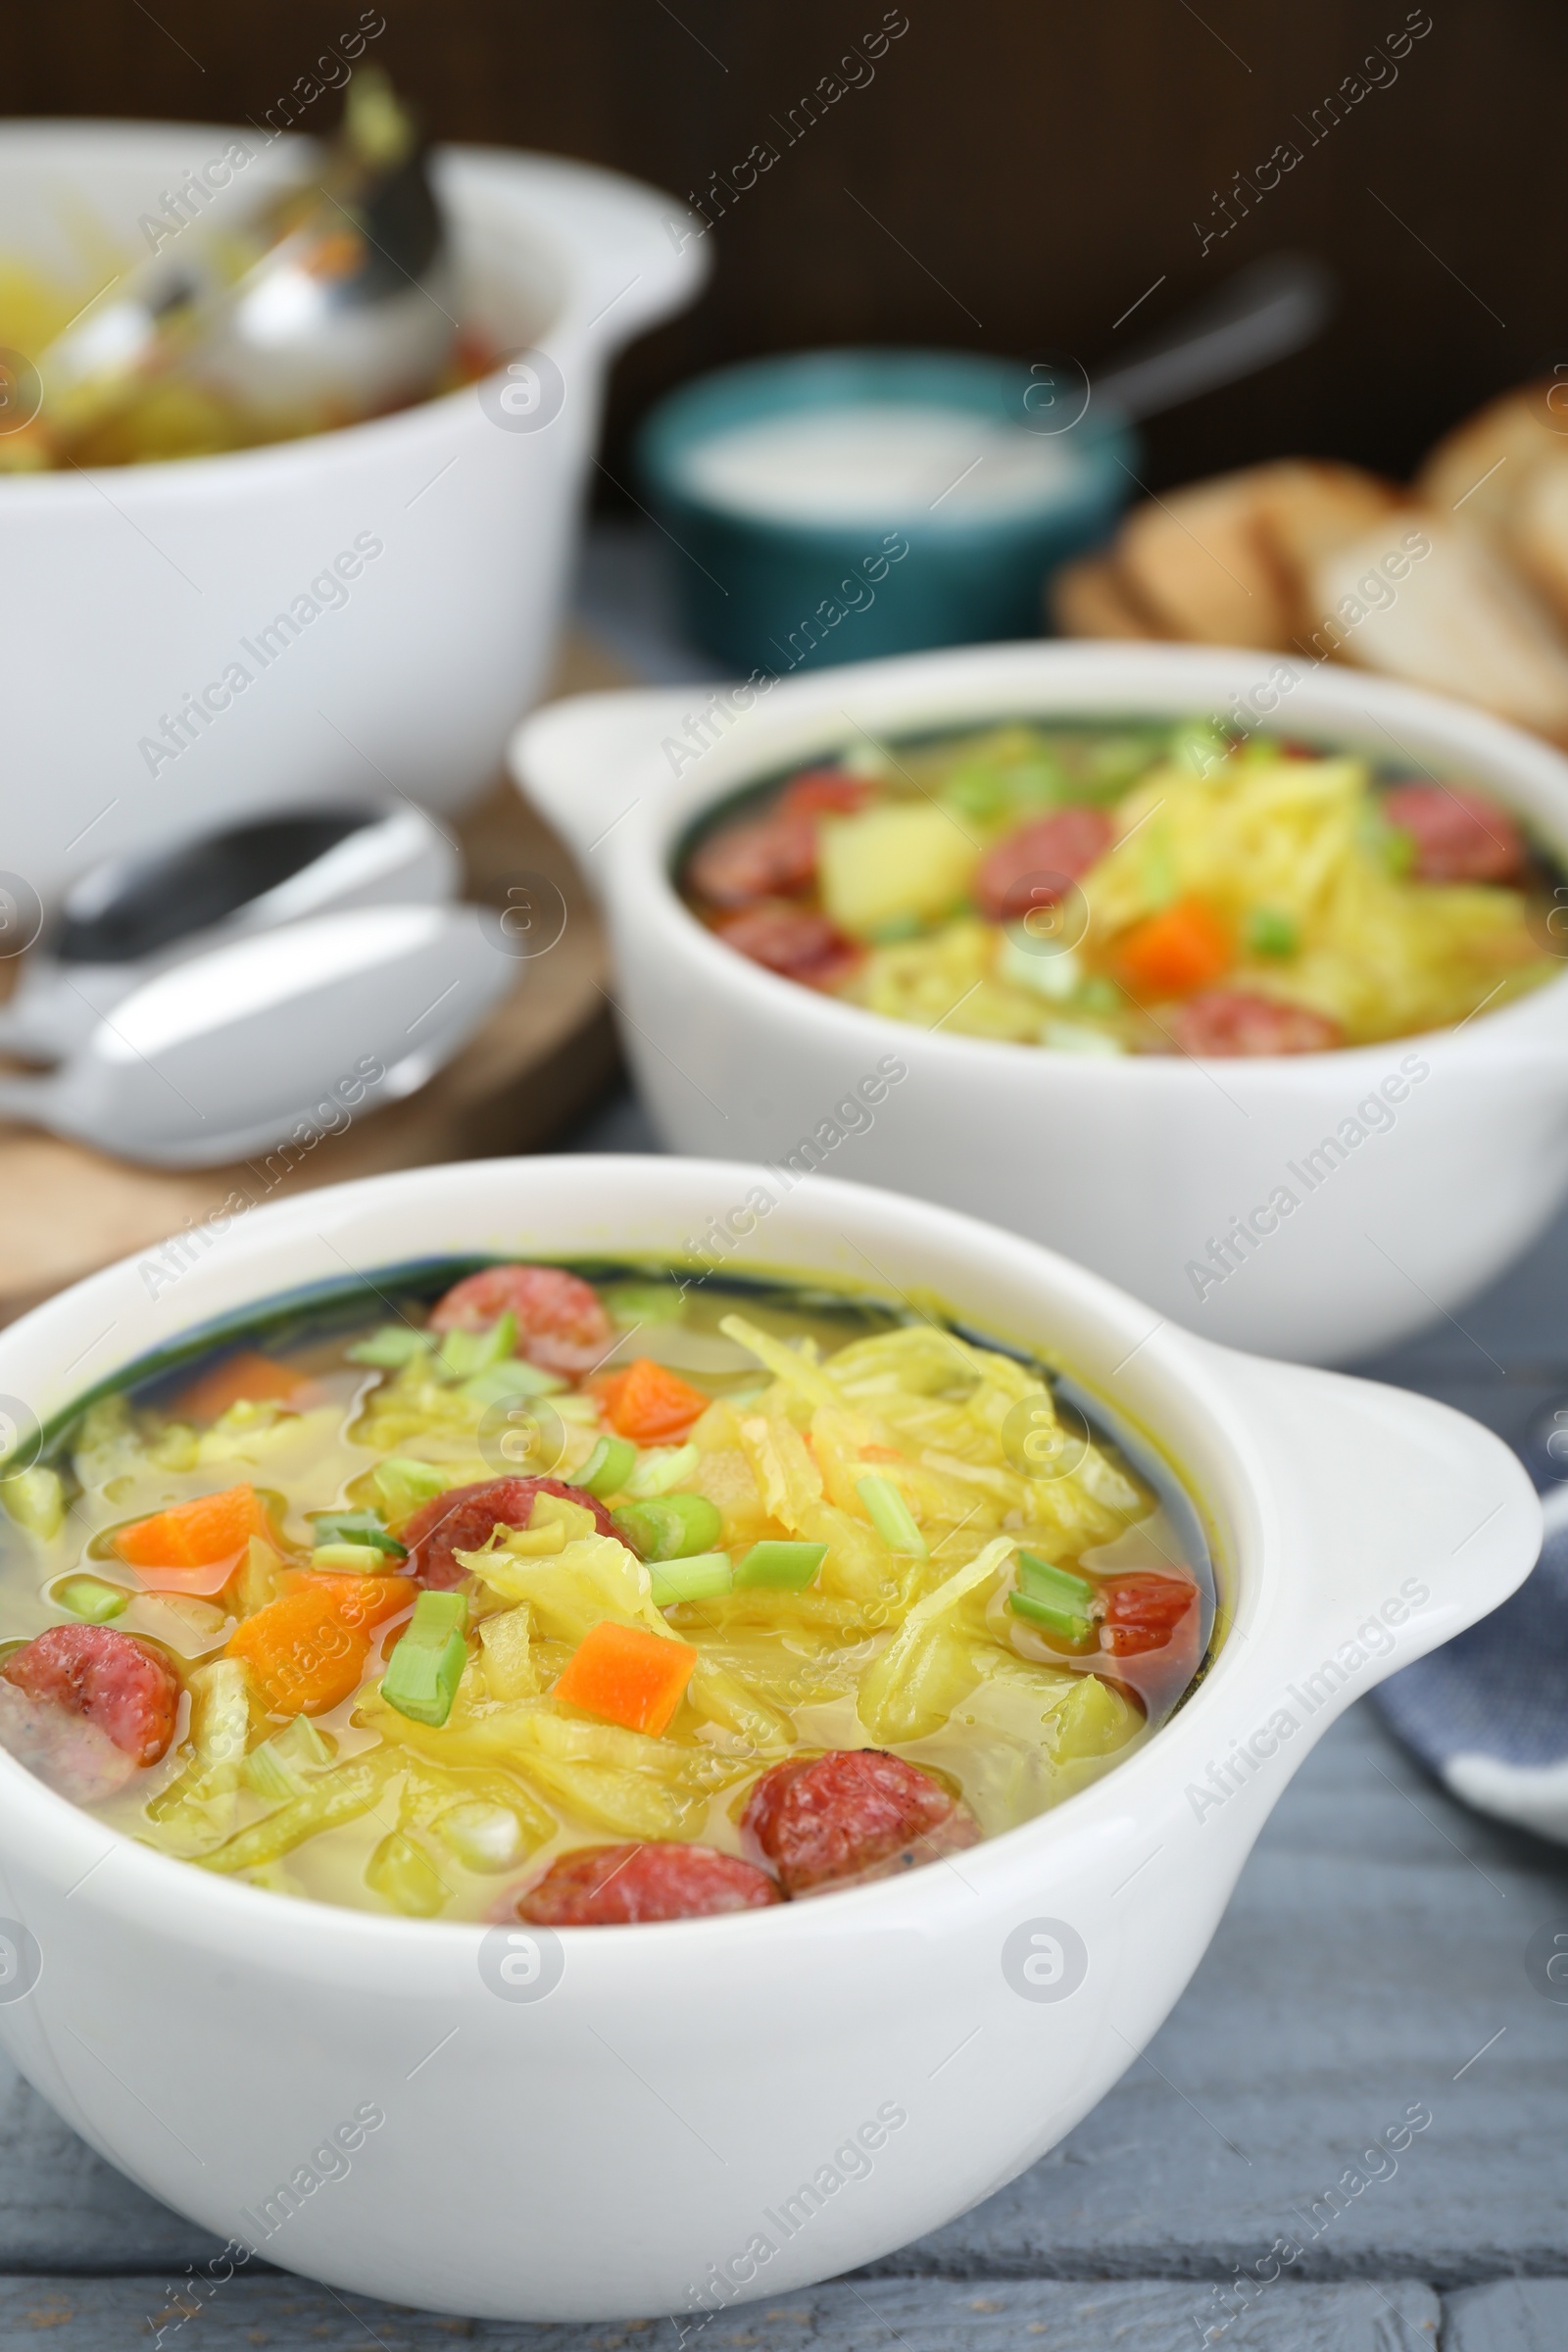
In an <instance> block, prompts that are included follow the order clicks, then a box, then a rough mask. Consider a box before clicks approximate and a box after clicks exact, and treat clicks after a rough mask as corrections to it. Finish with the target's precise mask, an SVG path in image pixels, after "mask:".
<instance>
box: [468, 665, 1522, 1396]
mask: <svg viewBox="0 0 1568 2352" xmlns="http://www.w3.org/2000/svg"><path fill="white" fill-rule="evenodd" d="M743 704H744V705H745V706H747V707H745V708H743V707H742V706H743ZM1238 709H1240V711H1242V714H1243V716H1244V719H1245V721H1246V723H1247V724H1249V725H1250V726H1263V727H1265V728H1272V729H1276V730H1279V731H1282V732H1284V733H1285V734H1288V735H1290V736H1292V737H1297V738H1301V739H1304V740H1306V741H1308V742H1311V743H1314V744H1319V743H1320V744H1322V745H1323V746H1325V747H1328V748H1337V747H1347V746H1348V747H1350V748H1354V749H1358V750H1364V751H1365V752H1367V753H1368V755H1369V756H1370V757H1371V758H1373V759H1374V760H1380V761H1389V762H1393V763H1395V764H1397V765H1400V766H1403V767H1404V768H1406V769H1407V770H1414V771H1417V772H1419V771H1420V770H1421V769H1423V768H1424V769H1426V770H1428V771H1430V772H1431V773H1432V774H1433V775H1435V776H1438V777H1450V776H1452V777H1462V778H1463V777H1467V778H1469V779H1471V780H1472V781H1474V782H1476V783H1479V784H1482V785H1484V786H1486V787H1487V789H1488V790H1490V791H1492V792H1495V794H1496V795H1497V797H1498V798H1499V799H1501V800H1503V801H1505V802H1507V803H1509V804H1510V805H1511V806H1513V807H1514V808H1516V809H1519V810H1521V811H1522V812H1523V813H1524V814H1525V815H1526V816H1528V818H1529V819H1530V821H1531V823H1532V825H1533V826H1534V827H1536V829H1537V830H1538V831H1539V833H1540V834H1541V835H1543V836H1544V838H1545V839H1546V840H1547V841H1548V842H1549V843H1550V844H1551V845H1552V846H1553V848H1554V849H1555V850H1556V851H1557V852H1558V854H1559V855H1563V856H1565V858H1568V761H1565V760H1563V759H1562V758H1561V757H1560V755H1559V754H1558V753H1556V752H1554V751H1552V750H1550V749H1548V747H1547V746H1546V745H1545V744H1544V743H1540V742H1538V741H1536V740H1534V739H1533V738H1531V737H1528V736H1525V735H1523V734H1520V733H1518V732H1516V731H1515V730H1514V729H1512V728H1510V727H1506V726H1503V725H1501V724H1499V722H1498V721H1496V720H1495V719H1492V718H1489V717H1486V716H1485V715H1484V714H1483V713H1481V712H1480V711H1474V710H1470V709H1467V708H1465V707H1464V706H1462V705H1460V704H1457V703H1450V702H1447V701H1445V700H1442V699H1440V698H1439V697H1437V696H1435V695H1428V694H1420V693H1416V692H1414V691H1411V690H1410V689H1407V688H1404V687H1399V686H1393V685H1389V684H1387V683H1385V682H1384V681H1382V680H1378V679H1374V678H1369V677H1364V676H1362V675H1360V674H1359V673H1358V672H1356V671H1353V670H1349V669H1329V668H1323V667H1320V668H1316V669H1313V668H1311V667H1310V666H1303V665H1301V664H1299V663H1292V662H1285V661H1283V660H1279V659H1277V658H1276V657H1274V656H1271V655H1267V654H1257V653H1245V652H1242V653H1230V652H1219V653H1216V652H1212V651H1209V650H1208V649H1206V648H1205V649H1201V650H1200V649H1198V648H1186V647H1176V646H1110V645H1070V644H1062V645H1037V646H990V647H981V648H977V649H975V650H973V651H961V652H956V653H951V654H939V655H929V654H926V655H915V656H910V657H907V658H905V659H903V660H900V661H891V662H875V663H867V664H866V665H864V666H863V667H858V668H845V669H837V670H834V671H833V672H832V673H831V674H830V675H823V676H820V677H816V676H812V677H804V678H801V679H799V680H794V681H786V682H784V683H775V684H771V685H764V687H762V688H761V689H759V688H758V687H757V686H755V685H752V686H748V687H743V688H739V689H737V688H735V687H729V688H721V689H719V690H718V691H717V693H716V694H715V695H713V696H705V694H704V693H703V692H701V691H699V690H695V689H692V688H687V689H684V690H682V691H681V692H679V693H668V692H661V693H638V694H626V695H593V696H583V697H581V698H579V699H577V700H575V701H572V702H567V703H563V704H556V705H552V706H551V707H550V708H549V709H548V710H546V711H540V712H538V713H536V714H535V715H534V716H533V717H532V718H531V719H529V720H527V721H525V722H524V724H523V725H522V727H521V728H519V730H518V732H517V734H516V736H515V738H514V742H513V750H512V762H513V767H514V772H515V774H516V775H517V777H518V778H519V780H520V781H521V782H522V784H523V786H524V788H525V790H526V791H527V792H528V794H529V795H530V797H531V798H532V799H533V800H534V801H535V802H536V803H537V804H538V806H539V807H540V808H541V809H543V810H544V812H545V814H546V815H547V816H548V817H549V818H550V819H551V820H552V822H553V823H555V824H556V825H558V826H559V827H560V829H561V830H562V831H563V832H564V833H565V834H566V836H567V838H568V839H569V840H570V841H571V843H572V844H573V846H574V847H575V848H576V850H577V852H578V854H579V857H580V858H581V860H582V863H583V868H584V871H585V872H586V873H587V874H588V875H589V877H590V879H591V880H593V881H594V883H595V885H596V887H597V888H598V889H599V890H600V891H601V893H602V895H603V897H604V899H605V901H606V903H607V905H608V907H609V910H610V917H611V925H612V931H613V942H614V953H615V958H616V965H617V971H618V994H619V1000H620V1005H621V1015H622V1034H623V1037H624V1041H625V1047H626V1052H627V1054H628V1055H629V1057H630V1060H631V1063H632V1066H633V1068H634V1070H635V1073H636V1076H637V1082H638V1085H639V1087H640V1089H641V1091H642V1093H643V1096H644V1099H645V1100H646V1102H647V1103H648V1104H649V1106H650V1108H651V1110H652V1113H653V1116H654V1119H655V1122H656V1124H657V1126H658V1127H659V1130H660V1132H661V1135H662V1138H663V1140H664V1141H665V1142H666V1143H667V1144H668V1145H669V1146H670V1147H671V1149H673V1150H676V1151H682V1152H712V1153H714V1154H719V1155H725V1156H728V1155H731V1154H734V1153H742V1154H744V1155H746V1156H749V1157H757V1158H761V1159H767V1160H773V1161H776V1162H780V1163H785V1162H790V1161H793V1162H794V1164H796V1165H797V1166H809V1165H812V1164H815V1165H817V1166H820V1167H825V1168H827V1169H830V1170H831V1172H832V1173H833V1174H834V1175H835V1176H849V1177H854V1178H856V1179H858V1180H860V1181H863V1182H866V1183H871V1184H886V1185H892V1186H896V1187H897V1188H898V1189H899V1190H900V1191H902V1192H912V1193H918V1194H920V1195H922V1196H923V1197H924V1198H925V1199H927V1200H933V1201H946V1202H947V1203H949V1204H950V1205H951V1206H953V1207H956V1208H964V1209H969V1210H972V1211H973V1212H974V1214H975V1215H977V1216H983V1217H989V1218H992V1219H994V1220H995V1221H996V1222H997V1223H998V1224H1001V1225H1006V1226H1008V1227H1010V1228H1011V1229H1012V1230H1013V1231H1014V1232H1016V1233H1022V1234H1027V1235H1029V1236H1030V1237H1031V1238H1032V1239H1034V1240H1036V1241H1042V1242H1047V1243H1049V1244H1050V1245H1051V1246H1052V1247H1053V1248H1054V1249H1058V1250H1065V1251H1066V1252H1067V1254H1068V1255H1069V1256H1071V1257H1076V1258H1080V1259H1082V1261H1083V1262H1084V1263H1085V1264H1086V1265H1089V1266H1092V1267H1094V1268H1095V1270H1096V1271H1097V1272H1099V1273H1102V1274H1105V1275H1108V1276H1109V1277H1110V1279H1111V1280H1112V1281H1115V1282H1119V1283H1122V1284H1123V1285H1125V1287H1126V1288H1127V1289H1128V1290H1130V1291H1133V1292H1136V1293H1137V1295H1138V1296H1139V1297H1140V1298H1144V1299H1150V1300H1151V1301H1152V1303H1153V1305H1155V1306H1156V1307H1157V1308H1158V1309H1159V1311H1160V1313H1161V1314H1164V1315H1168V1316H1171V1317H1173V1318H1174V1319H1175V1320H1176V1321H1178V1322H1182V1323H1185V1324H1187V1325H1188V1326H1189V1327H1190V1328H1191V1329H1193V1330H1195V1331H1198V1332H1201V1333H1202V1334H1203V1335H1204V1336H1205V1337H1208V1338H1213V1339H1218V1340H1223V1341H1224V1342H1226V1343H1227V1344H1228V1345H1231V1346H1236V1347H1244V1348H1259V1349H1262V1350H1264V1351H1266V1352H1267V1353H1270V1354H1275V1355H1287V1356H1292V1357H1295V1358H1297V1359H1299V1360H1302V1361H1306V1362H1317V1363H1321V1362H1347V1361H1350V1360H1353V1359H1354V1358H1355V1357H1356V1356H1358V1355H1361V1354H1363V1353H1365V1352H1367V1351H1369V1350H1371V1349H1373V1348H1380V1347H1384V1346H1387V1345H1389V1344H1390V1343H1392V1342H1394V1341H1396V1340H1397V1339H1399V1338H1400V1337H1401V1336H1403V1335H1404V1334H1405V1333H1407V1332H1409V1331H1412V1330H1414V1329H1416V1328H1417V1327H1419V1326H1420V1325H1421V1324H1423V1323H1425V1322H1427V1321H1429V1320H1430V1319H1431V1318H1433V1317H1434V1316H1436V1315H1437V1314H1439V1313H1446V1312H1447V1311H1449V1310H1450V1309H1452V1308H1453V1307H1454V1306H1456V1305H1458V1304H1459V1303H1460V1302H1461V1301H1462V1300H1463V1299H1465V1298H1466V1297H1467V1296H1469V1294H1470V1293H1472V1292H1473V1291H1475V1290H1476V1289H1478V1288H1479V1287H1480V1286H1481V1285H1482V1284H1484V1283H1485V1282H1487V1281H1488V1280H1489V1279H1490V1278H1491V1277H1492V1276H1493V1275H1495V1273H1497V1272H1498V1271H1499V1270H1500V1269H1501V1268H1502V1267H1503V1266H1505V1265H1506V1264H1507V1263H1508V1261H1509V1260H1510V1258H1512V1257H1513V1256H1514V1255H1515V1254H1516V1253H1517V1252H1518V1251H1519V1250H1522V1249H1524V1248H1525V1247H1526V1246H1527V1245H1528V1244H1529V1242H1530V1241H1531V1240H1533V1238H1534V1237H1535V1235H1536V1234H1537V1233H1538V1232H1539V1231H1540V1230H1541V1228H1542V1227H1543V1226H1544V1224H1545V1223H1546V1221H1547V1219H1548V1218H1549V1217H1550V1216H1551V1214H1552V1211H1553V1210H1554V1208H1555V1207H1556V1205H1557V1203H1558V1202H1559V1201H1560V1200H1561V1198H1562V1196H1563V1193H1564V1190H1565V1188H1568V983H1565V982H1564V981H1562V980H1558V981H1555V982H1554V983H1552V984H1551V985H1550V986H1548V987H1546V988H1544V989H1542V990H1540V991H1539V992H1538V993H1537V994H1536V995H1534V996H1533V997H1530V998H1528V999H1526V1000H1524V1001H1522V1002H1520V1003H1518V1004H1516V1005H1512V1006H1510V1007H1509V1008H1508V1009H1506V1010H1504V1011H1501V1012H1497V1013H1495V1014H1483V1015H1481V1016H1480V1017H1479V1018H1472V1019H1471V1020H1470V1021H1469V1022H1468V1023H1466V1024H1464V1025H1463V1026H1462V1027H1460V1028H1458V1029H1454V1030H1449V1031H1443V1032H1439V1033H1436V1034H1433V1035H1428V1036H1424V1037H1420V1038H1407V1039H1402V1040H1397V1041H1395V1042H1394V1043H1392V1044H1389V1045H1383V1046H1370V1047H1362V1048H1358V1049H1355V1050H1352V1051H1347V1052H1343V1053H1333V1054H1299V1055H1296V1056H1293V1057H1271V1058H1269V1059H1267V1060H1224V1061H1207V1062H1199V1061H1194V1060H1191V1059H1187V1058H1184V1057H1180V1056H1176V1055H1171V1056H1168V1057H1164V1056H1161V1057H1158V1058H1156V1057H1153V1056H1139V1057H1128V1058H1101V1057H1097V1056H1090V1055H1086V1054H1062V1053H1054V1052H1044V1051H1042V1050H1040V1049H1039V1048H1035V1047H1025V1046H1014V1045H1008V1044H1002V1043H992V1042H990V1041H988V1040H985V1039H979V1038H970V1037H962V1036H956V1035H953V1034H952V1033H950V1032H948V1031H945V1030H941V1029H938V1030H922V1029H918V1028H915V1027H913V1026H912V1025H910V1024H908V1023H907V1022H902V1021H892V1020H888V1019H885V1018H883V1017H882V1016H881V1015H879V1014H876V1013H871V1012H867V1011H864V1010H862V1009H860V1008H859V1007H858V1006H856V1005H844V1004H841V1003H839V1002H838V1001H837V1000H836V999H833V998H831V997H826V996H822V995H820V994H818V993H816V992H815V991H813V990H811V989H808V988H803V987H801V986H799V985H798V984H797V983H795V982H793V981H788V980H783V979H780V978H778V977H777V976H775V975H774V974H773V973H771V972H767V971H764V970H763V969H761V967H760V965H757V964H754V963H750V962H748V961H747V960H746V959H745V958H744V957H742V956H738V955H736V954H734V953H733V952H732V951H731V950H730V949H728V948H726V947H724V946H723V945H722V944H721V943H720V942H719V941H718V940H717V939H715V938H714V937H713V936H712V935H711V933H710V932H708V931H707V930H705V929H704V928H703V927H702V925H701V924H699V923H698V922H697V921H696V920H695V919H694V918H693V917H692V916H691V915H690V914H689V913H688V912H687V910H686V908H685V907H684V906H683V905H682V904H681V902H680V900H679V899H678V897H677V896H676V894H675V891H674V889H673V887H672V882H671V868H672V865H673V862H674V859H675V857H676V854H677V851H678V847H679V844H680V842H681V840H682V838H683V836H684V835H685V834H686V832H687V829H688V827H689V826H690V825H691V823H692V822H693V820H694V818H695V817H696V816H697V815H698V814H699V813H700V812H701V811H702V810H704V809H707V808H709V807H711V805H712V804H714V803H715V802H719V801H722V800H724V799H726V798H727V797H728V796H729V795H730V794H731V793H733V792H735V791H736V790H737V789H740V788H742V787H744V786H746V785H748V784H750V783H753V782H757V781H760V780H761V779H764V778H767V777H770V776H774V775H777V774H779V773H780V772H781V771H784V770H787V769H788V768H789V767H790V766H792V765H794V764H796V763H798V762H800V761H803V760H811V759H814V758H819V757H821V756H823V755H830V754H832V753H835V752H837V751H839V750H841V749H843V748H844V747H846V746H851V747H853V746H857V745H862V746H863V743H864V741H865V738H866V736H874V737H877V738H885V737H889V738H892V739H894V740H897V738H899V737H900V736H901V735H902V736H917V735H921V734H925V733H929V732H936V731H939V730H942V729H947V728H959V729H962V728H972V727H974V726H977V725H982V724H985V723H987V722H988V721H994V720H1005V719H1009V718H1019V717H1023V718H1029V717H1035V718H1041V719H1048V720H1049V719H1052V718H1066V717H1078V718H1095V717H1103V718H1104V719H1106V720H1108V721H1111V722H1112V723H1114V722H1115V721H1116V720H1118V719H1125V718H1131V717H1141V716H1147V715H1163V716H1169V717H1173V718H1178V717H1182V716H1187V715H1193V716H1197V717H1202V716H1206V715H1207V714H1209V713H1210V712H1213V713H1217V714H1219V715H1220V716H1222V717H1224V716H1228V715H1231V714H1233V713H1234V712H1235V711H1237V710H1238ZM705 746H706V748H705ZM1563 927H1564V936H1563V939H1562V941H1561V946H1562V949H1563V951H1564V952H1565V953H1568V915H1565V916H1564V918H1563ZM890 1069H891V1071H892V1073H893V1075H892V1077H891V1079H890V1078H889V1071H890ZM1239 1220H1242V1221H1244V1222H1243V1223H1242V1224H1241V1225H1240V1227H1239V1224H1238V1221H1239ZM1216 1245H1217V1249H1216Z"/></svg>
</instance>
